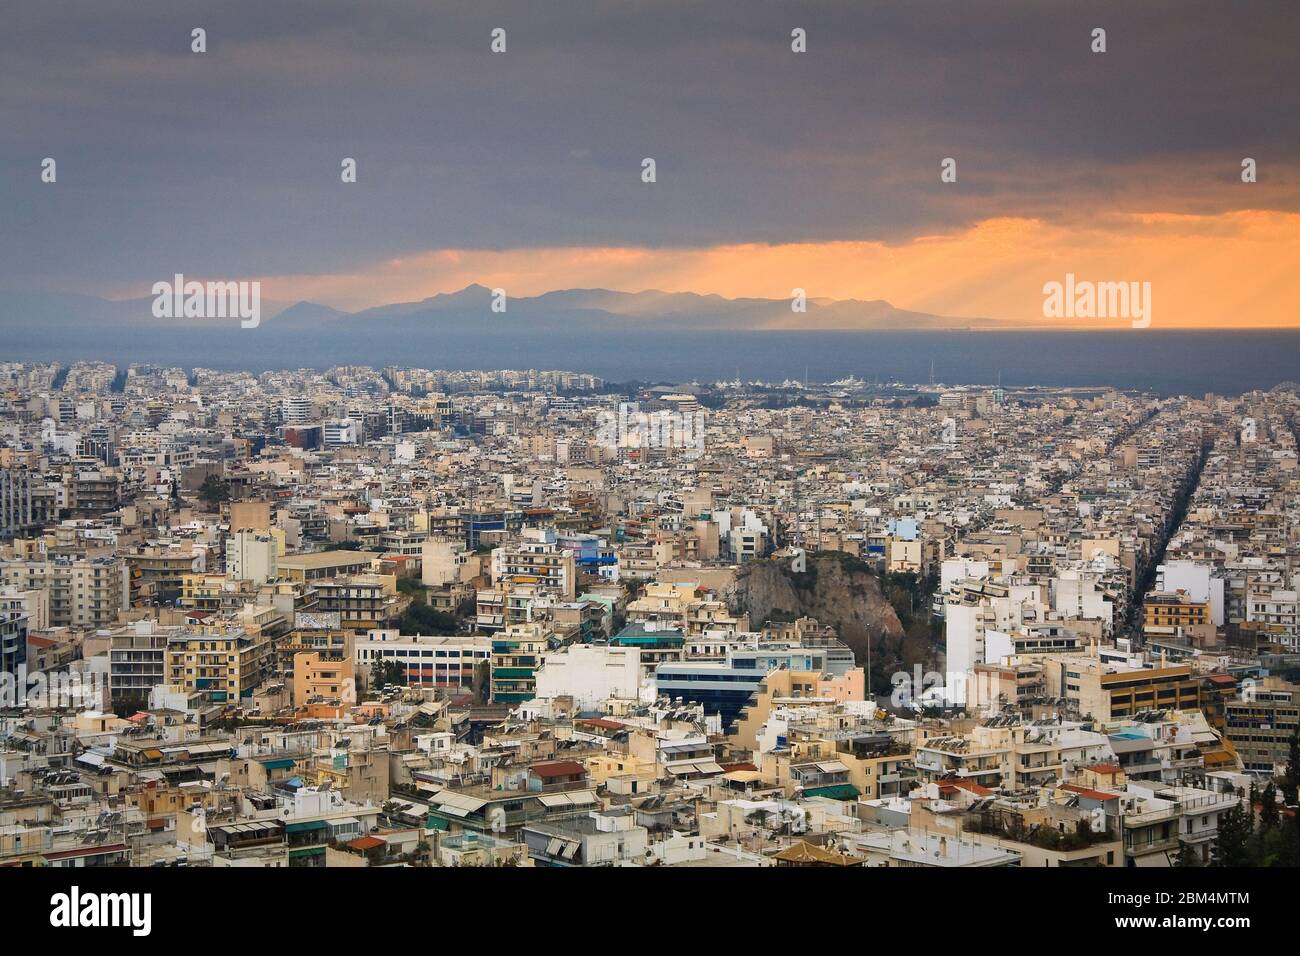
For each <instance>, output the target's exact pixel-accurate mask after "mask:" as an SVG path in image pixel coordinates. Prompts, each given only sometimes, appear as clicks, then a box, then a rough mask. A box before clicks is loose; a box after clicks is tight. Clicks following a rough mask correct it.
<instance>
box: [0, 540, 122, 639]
mask: <svg viewBox="0 0 1300 956" xmlns="http://www.w3.org/2000/svg"><path fill="white" fill-rule="evenodd" d="M0 584H4V585H7V586H9V587H13V588H15V589H17V590H19V591H37V590H39V591H45V592H47V593H48V594H49V598H50V599H49V615H50V616H49V623H50V627H72V628H82V629H91V630H93V629H98V628H106V627H109V626H111V625H113V624H116V623H117V615H118V612H119V611H121V610H123V609H125V608H127V607H129V606H130V600H131V599H130V572H129V568H128V566H127V562H126V561H125V560H123V559H122V558H117V557H111V558H110V557H102V558H101V557H95V558H92V557H85V556H74V555H54V556H50V557H48V558H45V559H30V560H29V559H22V558H19V559H14V560H9V561H0Z"/></svg>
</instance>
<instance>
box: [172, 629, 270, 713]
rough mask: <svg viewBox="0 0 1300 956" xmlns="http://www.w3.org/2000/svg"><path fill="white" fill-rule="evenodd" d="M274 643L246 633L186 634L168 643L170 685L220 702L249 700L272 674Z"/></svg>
mask: <svg viewBox="0 0 1300 956" xmlns="http://www.w3.org/2000/svg"><path fill="white" fill-rule="evenodd" d="M274 659H275V658H274V655H273V653H272V642H271V639H270V638H269V637H268V636H267V635H265V634H256V635H251V634H247V633H245V632H244V631H243V630H234V629H232V630H228V631H225V632H223V633H204V632H195V631H190V630H184V631H182V632H181V633H176V634H171V635H169V636H168V639H167V657H166V668H167V671H166V673H167V683H168V684H174V685H176V686H177V687H179V688H180V689H181V690H182V691H183V692H186V693H189V692H194V691H202V692H206V693H208V694H209V695H211V696H212V698H213V699H214V700H217V701H236V700H240V699H242V698H245V697H248V696H250V695H251V694H252V693H253V691H254V690H255V689H256V688H257V687H258V686H259V685H260V684H261V683H262V682H263V681H264V680H265V679H266V678H267V677H268V676H270V675H271V674H272V673H273V668H274Z"/></svg>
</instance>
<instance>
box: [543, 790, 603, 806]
mask: <svg viewBox="0 0 1300 956" xmlns="http://www.w3.org/2000/svg"><path fill="white" fill-rule="evenodd" d="M537 800H538V802H539V803H541V805H542V806H544V807H585V806H590V805H591V804H593V803H595V802H596V794H595V793H593V792H592V791H591V790H566V791H564V792H562V793H543V794H540V795H539V796H538V797H537Z"/></svg>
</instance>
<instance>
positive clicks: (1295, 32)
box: [0, 0, 1300, 324]
mask: <svg viewBox="0 0 1300 956" xmlns="http://www.w3.org/2000/svg"><path fill="white" fill-rule="evenodd" d="M194 27H203V28H205V29H206V31H207V46H208V49H207V52H206V53H203V54H196V53H192V52H191V51H190V43H191V39H190V31H191V30H192V29H193V28H194ZM494 27H502V28H504V29H505V30H506V31H507V52H506V53H504V54H493V53H492V52H491V51H490V49H489V43H490V31H491V30H492V29H493V28H494ZM795 27H802V28H804V29H806V31H807V37H808V40H807V44H808V51H807V53H803V54H795V53H793V52H792V51H791V49H790V33H791V30H792V29H793V28H795ZM1094 27H1104V28H1105V29H1106V31H1107V36H1106V43H1107V52H1105V53H1104V54H1095V53H1093V52H1092V51H1091V49H1090V44H1091V37H1090V33H1091V30H1092V29H1093V28H1094ZM1297 50H1300V3H1297V2H1295V0H1231V2H1228V0H1216V2H1203V0H1143V2H1134V0H1117V2H1067V0H1025V2H992V0H985V2H975V0H955V2H930V0H913V2H907V3H881V2H874V0H873V2H868V0H844V2H837V0H822V2H802V0H771V2H765V0H680V2H679V0H655V2H650V0H646V2H635V0H606V2H600V3H592V2H577V0H545V2H542V0H465V2H456V3H450V2H448V3H438V2H427V0H426V2H415V0H409V2H407V0H367V2H356V0H339V2H331V0H301V2H278V0H250V2H243V0H231V2H223V3H221V4H209V3H197V2H186V0H160V2H154V0H121V2H114V0H87V2H81V3H57V4H56V3H49V2H45V3H15V4H8V5H7V6H6V9H5V12H4V22H3V25H2V29H0V215H3V228H2V229H0V286H2V287H8V288H21V289H35V290H60V291H78V292H96V293H101V294H106V295H110V296H115V297H125V296H129V295H144V294H146V292H147V289H148V287H149V285H150V284H152V283H153V282H154V281H156V280H158V279H160V278H165V277H169V276H170V275H171V274H173V273H175V272H184V273H186V274H187V275H191V276H197V277H214V278H246V277H262V278H264V279H265V280H267V281H269V282H272V283H273V286H274V287H273V289H272V290H271V292H270V295H271V296H273V297H276V298H290V297H292V298H310V299H315V300H317V301H324V302H328V303H331V304H336V305H339V306H341V307H345V308H346V307H355V306H361V305H370V304H376V303H379V302H387V301H394V300H400V299H408V298H418V297H421V296H423V295H428V294H433V293H434V292H437V291H443V290H445V289H451V288H456V287H458V286H459V285H463V284H465V283H466V282H469V281H475V280H478V281H485V282H487V283H488V284H492V283H493V281H494V280H495V281H499V282H507V281H509V282H513V283H514V285H515V287H516V288H518V290H519V291H520V292H526V293H531V292H537V291H543V290H544V289H546V288H555V287H563V286H566V285H574V284H582V285H597V284H606V285H612V286H614V287H618V288H625V289H633V290H634V289H639V288H645V287H652V286H658V287H672V288H681V289H694V290H696V291H702V292H715V291H716V292H720V293H722V294H727V295H740V294H760V295H785V294H787V293H788V291H789V287H790V286H791V285H802V286H804V287H807V288H808V289H809V292H810V294H813V295H817V294H823V295H834V296H840V297H846V296H850V295H856V296H859V297H864V298H888V299H890V300H891V301H894V302H895V304H896V305H900V306H903V307H907V308H921V309H927V310H931V311H942V312H945V313H947V314H956V315H979V314H986V315H987V314H998V315H999V316H1000V317H1015V316H1017V315H1020V314H1021V313H1022V311H1023V312H1025V313H1026V314H1027V313H1028V312H1032V311H1033V309H1034V308H1036V306H1035V305H1033V295H1034V294H1036V293H1032V290H1033V289H1036V288H1037V287H1038V286H1040V285H1041V283H1042V281H1043V278H1044V276H1057V277H1059V274H1060V273H1061V272H1062V271H1064V270H1065V269H1075V271H1079V272H1080V273H1083V272H1086V271H1087V270H1088V269H1090V268H1091V269H1094V270H1098V271H1100V272H1107V271H1110V272H1113V271H1116V270H1123V269H1127V270H1128V272H1131V273H1132V274H1131V275H1130V274H1127V273H1126V274H1122V275H1110V274H1099V275H1097V276H1096V277H1097V278H1099V279H1105V278H1114V279H1146V278H1151V279H1154V280H1156V281H1160V282H1163V283H1164V286H1165V292H1164V293H1163V294H1164V299H1163V301H1165V302H1169V303H1171V304H1172V303H1179V307H1180V308H1181V309H1182V310H1184V312H1187V311H1188V310H1191V309H1194V308H1195V309H1201V310H1202V312H1201V313H1197V314H1196V315H1190V314H1189V316H1188V317H1187V318H1186V319H1185V321H1187V322H1192V323H1202V324H1204V323H1205V322H1206V321H1208V320H1212V319H1213V316H1215V315H1221V314H1222V313H1223V312H1225V311H1227V310H1230V309H1237V310H1239V312H1240V311H1242V310H1249V311H1250V313H1251V315H1252V316H1254V320H1255V321H1257V322H1259V323H1265V324H1269V323H1271V324H1278V323H1279V322H1286V321H1289V322H1290V323H1293V324H1296V323H1300V317H1297V315H1296V310H1295V306H1294V303H1295V302H1296V301H1297V298H1298V294H1300V289H1297V287H1296V285H1295V283H1296V281H1297V280H1296V278H1295V274H1296V273H1300V259H1298V258H1297V245H1296V243H1297V239H1296V236H1297V234H1300V229H1297V225H1298V224H1300V218H1297V214H1298V213H1300V208H1298V207H1300V55H1298V53H1297ZM47 156H48V157H53V158H55V159H56V161H57V174H58V181H57V183H55V184H54V185H48V184H44V183H42V182H41V181H40V171H41V169H40V164H41V160H42V159H43V158H44V157H47ZM344 157H354V158H355V159H356V160H357V163H358V180H359V181H358V182H357V183H356V184H343V183H342V182H341V181H340V175H339V174H340V162H341V160H342V159H343V158H344ZM644 157H653V158H654V159H655V160H656V163H657V174H658V181H657V182H656V183H654V184H645V183H642V182H641V175H640V174H641V161H642V159H643V158H644ZM944 157H954V158H955V159H956V160H957V168H958V181H957V182H956V183H947V184H946V183H941V182H940V178H939V171H940V161H941V160H942V159H943V158H944ZM1243 157H1253V158H1255V159H1256V160H1257V161H1258V164H1259V182H1257V183H1254V184H1250V185H1246V184H1243V183H1241V181H1240V163H1241V160H1242V158H1243ZM1076 267H1077V268H1076ZM276 283H278V285H276ZM1197 283H1199V284H1200V285H1199V287H1198V286H1197ZM1234 284H1235V285H1234ZM1242 284H1244V285H1245V286H1246V288H1245V289H1244V290H1243V289H1241V288H1240V286H1242ZM1026 290H1030V291H1028V292H1027V291H1026ZM1207 300H1208V303H1207ZM1193 303H1201V305H1196V306H1193V305H1192V304H1193ZM1202 313H1203V314H1202ZM1226 321H1247V320H1246V319H1243V318H1240V316H1238V317H1237V318H1236V319H1228V320H1226Z"/></svg>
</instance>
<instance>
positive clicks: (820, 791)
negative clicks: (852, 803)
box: [803, 783, 858, 800]
mask: <svg viewBox="0 0 1300 956" xmlns="http://www.w3.org/2000/svg"><path fill="white" fill-rule="evenodd" d="M803 795H804V796H805V797H830V798H831V799H832V800H856V799H857V798H858V788H857V787H855V786H853V784H851V783H837V784H834V785H833V786H830V787H813V788H811V789H809V790H805V791H804V792H803Z"/></svg>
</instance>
